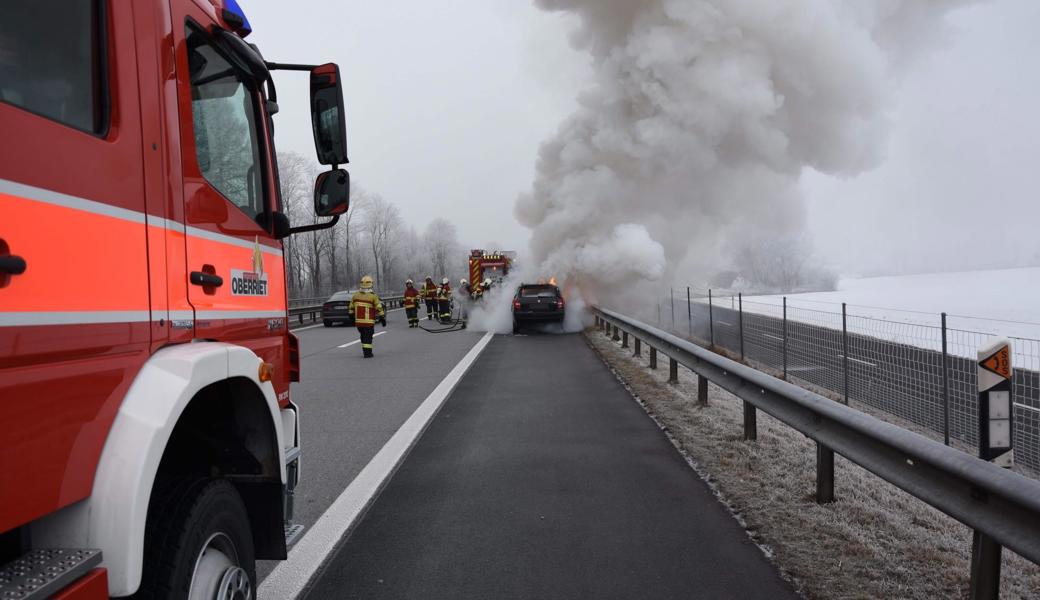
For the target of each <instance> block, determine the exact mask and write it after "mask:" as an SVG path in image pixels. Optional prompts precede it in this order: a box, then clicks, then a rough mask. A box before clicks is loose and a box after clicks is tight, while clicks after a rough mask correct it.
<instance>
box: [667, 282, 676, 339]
mask: <svg viewBox="0 0 1040 600" xmlns="http://www.w3.org/2000/svg"><path fill="white" fill-rule="evenodd" d="M668 299H669V300H671V302H672V331H675V288H668Z"/></svg>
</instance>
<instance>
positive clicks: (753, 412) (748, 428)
mask: <svg viewBox="0 0 1040 600" xmlns="http://www.w3.org/2000/svg"><path fill="white" fill-rule="evenodd" d="M744 439H745V440H750V441H754V440H757V439H758V409H757V408H755V405H754V404H752V403H750V402H748V401H747V400H745V401H744Z"/></svg>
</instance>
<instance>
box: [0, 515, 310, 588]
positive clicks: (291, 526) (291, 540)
mask: <svg viewBox="0 0 1040 600" xmlns="http://www.w3.org/2000/svg"><path fill="white" fill-rule="evenodd" d="M301 535H303V525H300V524H299V523H286V524H285V547H286V548H289V546H292V545H293V544H295V543H296V542H298V541H299V540H300V536H301ZM0 598H3V596H0Z"/></svg>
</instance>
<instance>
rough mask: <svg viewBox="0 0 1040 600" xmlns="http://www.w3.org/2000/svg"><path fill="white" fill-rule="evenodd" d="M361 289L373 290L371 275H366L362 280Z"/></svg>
mask: <svg viewBox="0 0 1040 600" xmlns="http://www.w3.org/2000/svg"><path fill="white" fill-rule="evenodd" d="M361 289H363V290H370V289H372V276H371V275H365V276H364V277H362V278H361Z"/></svg>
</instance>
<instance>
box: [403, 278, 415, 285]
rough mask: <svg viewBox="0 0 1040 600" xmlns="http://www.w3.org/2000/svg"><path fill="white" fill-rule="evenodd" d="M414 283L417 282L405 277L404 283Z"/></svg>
mask: <svg viewBox="0 0 1040 600" xmlns="http://www.w3.org/2000/svg"><path fill="white" fill-rule="evenodd" d="M413 283H415V282H414V281H412V280H411V279H405V280H404V284H405V285H412V284H413Z"/></svg>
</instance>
